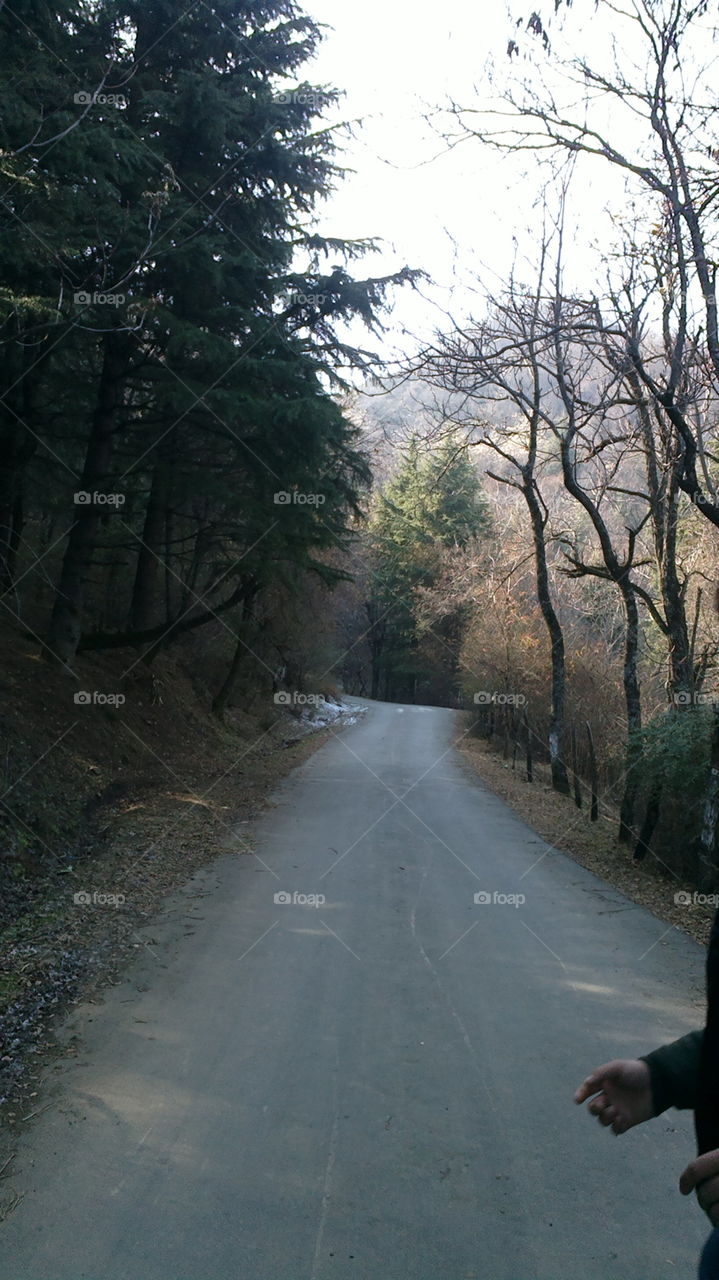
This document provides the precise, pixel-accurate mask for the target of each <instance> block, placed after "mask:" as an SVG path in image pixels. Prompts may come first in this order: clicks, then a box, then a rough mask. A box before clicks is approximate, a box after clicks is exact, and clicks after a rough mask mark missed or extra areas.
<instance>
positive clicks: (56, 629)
mask: <svg viewBox="0 0 719 1280" xmlns="http://www.w3.org/2000/svg"><path fill="white" fill-rule="evenodd" d="M128 366H129V344H128V342H127V338H126V336H124V335H123V336H121V335H119V334H115V333H110V334H106V336H105V338H104V342H103V362H102V372H101V374H100V385H99V389H98V399H97V406H96V409H95V413H94V415H93V419H92V423H91V427H90V439H89V441H88V446H87V454H86V457H85V465H84V467H83V472H82V477H81V480H80V489H81V490H83V491H84V492H85V493H87V494H89V495H90V498H92V495H93V494H94V493H95V492H96V491H98V490H100V491H102V486H103V483H104V481H105V480H106V478H107V473H108V470H109V466H110V459H111V457H112V437H113V433H114V431H115V430H116V427H117V418H118V410H119V408H120V405H121V403H122V394H123V390H124V386H125V381H126V378H127V372H128ZM106 509H107V508H105V507H98V506H95V505H94V503H93V502H92V500H90V501H89V502H86V503H84V504H83V505H79V506H76V507H75V513H76V518H75V523H74V524H73V526H72V529H71V530H70V536H69V538H68V542H67V547H66V549H65V557H64V560H63V565H62V573H61V575H60V584H59V586H58V590H57V595H56V597H55V605H54V608H53V611H52V617H51V619H50V627H49V631H48V635H47V640H46V647H45V651H44V656H45V657H46V658H48V659H49V660H51V661H55V662H59V663H61V664H62V665H63V666H67V665H68V664H69V663H71V662H72V660H73V658H74V657H75V654H76V652H77V646H78V643H79V641H80V635H81V633H82V609H83V603H84V596H85V587H86V584H87V579H88V575H89V572H90V565H91V561H92V556H93V552H94V550H95V543H96V541H97V530H98V525H99V522H100V516H101V513H102V512H103V511H104V510H106Z"/></svg>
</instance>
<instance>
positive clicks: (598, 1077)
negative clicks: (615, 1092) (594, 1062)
mask: <svg viewBox="0 0 719 1280" xmlns="http://www.w3.org/2000/svg"><path fill="white" fill-rule="evenodd" d="M613 1066H614V1063H612V1062H607V1063H605V1064H604V1066H603V1067H597V1069H596V1071H593V1072H592V1074H591V1075H590V1076H587V1078H586V1080H583V1081H582V1083H581V1084H580V1086H579V1088H578V1089H577V1091H576V1093H575V1094H574V1101H575V1102H577V1103H582V1102H586V1100H587V1098H591V1096H592V1094H593V1093H598V1092H599V1090H600V1089H601V1088H602V1086H603V1084H604V1081H605V1079H606V1077H607V1075H611V1072H612V1068H613Z"/></svg>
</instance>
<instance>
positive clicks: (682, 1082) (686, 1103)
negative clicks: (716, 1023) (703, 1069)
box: [642, 1031, 704, 1116]
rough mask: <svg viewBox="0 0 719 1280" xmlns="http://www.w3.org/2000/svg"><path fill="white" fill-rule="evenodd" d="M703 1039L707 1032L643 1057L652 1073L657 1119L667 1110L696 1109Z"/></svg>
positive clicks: (698, 1033)
mask: <svg viewBox="0 0 719 1280" xmlns="http://www.w3.org/2000/svg"><path fill="white" fill-rule="evenodd" d="M703 1035H704V1032H703V1031H690V1032H689V1034H688V1035H686V1036H682V1038H681V1040H674V1041H673V1042H672V1043H671V1044H664V1045H662V1047H661V1048H660V1049H654V1050H653V1051H652V1052H651V1053H645V1054H643V1056H642V1061H643V1062H646V1063H647V1065H648V1067H649V1071H650V1073H651V1079H652V1097H653V1099H654V1114H655V1116H658V1115H661V1113H662V1111H666V1109H667V1107H678V1108H679V1109H680V1110H693V1109H694V1106H695V1104H696V1098H697V1080H698V1076H699V1057H700V1054H701V1046H702V1037H703Z"/></svg>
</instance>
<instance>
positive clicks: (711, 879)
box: [697, 704, 719, 893]
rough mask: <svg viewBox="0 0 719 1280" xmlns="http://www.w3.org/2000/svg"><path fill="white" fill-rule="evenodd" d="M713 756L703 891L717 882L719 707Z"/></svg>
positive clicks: (702, 843) (702, 853)
mask: <svg viewBox="0 0 719 1280" xmlns="http://www.w3.org/2000/svg"><path fill="white" fill-rule="evenodd" d="M712 712H713V716H714V722H713V726H712V739H711V756H710V766H709V777H708V778H707V785H706V791H705V793H704V812H703V820H702V830H701V835H700V837H699V854H698V860H699V874H698V876H697V882H698V885H699V889H700V890H701V892H703V893H712V892H714V890H715V889H716V884H717V865H716V862H715V859H714V845H715V842H716V830H717V822H718V821H719V707H717V706H716V704H715V705H714V706H713V707H712Z"/></svg>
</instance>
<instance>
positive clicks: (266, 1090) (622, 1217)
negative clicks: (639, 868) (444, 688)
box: [0, 703, 708, 1280]
mask: <svg viewBox="0 0 719 1280" xmlns="http://www.w3.org/2000/svg"><path fill="white" fill-rule="evenodd" d="M365 705H366V707H367V713H366V715H365V716H364V717H363V718H362V719H361V720H360V722H359V723H357V724H356V725H354V726H353V727H351V728H347V729H344V730H343V731H342V732H340V733H338V734H337V735H336V736H335V737H333V739H332V740H331V741H329V742H328V743H327V744H326V745H325V746H323V747H322V748H321V749H320V750H319V751H318V752H316V753H315V754H314V755H313V756H312V757H311V759H310V760H309V761H307V763H306V764H304V765H303V766H302V767H300V768H299V769H297V770H296V771H295V772H294V773H293V774H292V775H291V776H290V777H289V778H288V779H287V780H286V781H285V782H284V783H283V784H282V785H281V787H280V788H279V789H278V791H277V792H276V793H275V797H274V804H273V805H272V806H271V807H270V808H269V809H268V810H267V812H266V813H265V814H264V815H263V817H262V818H261V819H260V820H259V822H258V823H257V825H256V827H255V828H254V835H255V839H256V843H255V853H254V855H248V854H246V853H245V854H239V853H238V852H232V851H230V852H228V853H227V855H226V856H223V857H221V858H220V859H219V860H217V861H216V862H214V863H212V865H211V866H210V867H209V868H208V869H207V870H206V871H204V872H203V873H202V874H200V875H198V876H195V877H194V878H193V880H192V881H191V882H190V883H189V884H188V885H187V886H186V888H185V889H184V890H183V891H182V892H181V893H179V894H177V895H175V896H174V897H173V898H172V899H171V900H170V901H169V902H168V905H167V909H166V911H165V912H164V913H163V914H162V916H161V917H160V918H159V920H158V921H157V922H156V924H154V925H153V926H152V928H149V929H145V930H144V931H143V935H142V936H143V941H144V942H145V943H147V945H146V946H143V947H142V948H141V951H140V953H139V954H138V958H137V960H136V961H134V962H133V963H132V965H131V967H130V968H129V969H128V970H127V972H126V977H125V980H124V981H123V982H122V983H121V984H120V985H119V986H117V987H113V988H111V989H110V990H109V991H108V993H107V996H106V998H105V1000H104V1001H103V1002H102V1003H99V1004H90V1005H86V1006H82V1007H78V1008H77V1009H76V1010H75V1011H74V1012H73V1014H72V1016H71V1017H70V1018H69V1019H68V1021H67V1023H66V1024H65V1026H64V1027H63V1029H62V1035H63V1036H64V1037H65V1038H66V1039H67V1040H68V1041H69V1040H71V1038H72V1037H73V1036H77V1037H79V1039H78V1040H77V1041H74V1042H73V1043H76V1044H77V1045H78V1046H79V1049H80V1052H79V1053H78V1055H77V1056H76V1057H75V1058H68V1059H67V1061H63V1063H62V1064H61V1065H60V1066H59V1067H56V1068H55V1069H54V1070H51V1071H49V1073H48V1080H47V1083H46V1085H45V1087H44V1093H43V1095H42V1097H41V1098H40V1100H39V1101H40V1103H42V1104H43V1105H45V1104H46V1103H47V1102H48V1101H49V1102H50V1103H51V1105H50V1106H49V1108H48V1110H47V1111H45V1112H44V1114H42V1115H41V1116H40V1117H39V1118H38V1119H37V1120H36V1121H32V1122H30V1124H29V1125H28V1126H27V1128H28V1132H26V1133H25V1134H24V1136H23V1138H22V1140H21V1144H20V1147H19V1152H18V1156H17V1158H16V1160H15V1164H14V1169H15V1172H14V1173H13V1176H12V1178H11V1179H10V1181H9V1182H8V1180H7V1179H6V1180H4V1182H3V1184H2V1185H3V1187H4V1189H5V1193H6V1194H7V1192H8V1190H11V1191H12V1192H13V1193H15V1192H16V1193H17V1194H18V1195H21V1196H23V1197H24V1198H23V1199H22V1201H21V1202H20V1203H19V1204H18V1207H17V1208H16V1209H15V1210H14V1212H12V1213H11V1214H10V1216H9V1218H8V1219H7V1221H6V1222H5V1224H4V1226H3V1227H2V1228H0V1276H1V1277H2V1280H440V1278H441V1277H447V1278H448V1280H471V1278H476V1280H665V1278H666V1280H668V1278H669V1277H672V1278H677V1277H692V1276H694V1275H695V1266H696V1262H695V1260H696V1255H697V1251H698V1249H699V1246H700V1243H701V1241H702V1239H703V1237H704V1236H705V1234H706V1232H707V1230H708V1226H707V1224H706V1221H705V1219H704V1218H703V1215H702V1214H701V1212H700V1210H699V1209H698V1207H697V1206H696V1204H695V1203H694V1201H693V1200H685V1199H684V1198H683V1197H681V1196H680V1195H679V1192H678V1190H677V1181H678V1177H679V1173H680V1172H681V1170H682V1169H683V1167H684V1165H685V1164H686V1163H687V1161H688V1159H690V1158H691V1156H692V1154H693V1139H692V1128H691V1117H690V1116H689V1115H688V1114H687V1113H680V1112H676V1111H671V1112H668V1113H667V1114H666V1115H665V1116H663V1117H661V1118H660V1119H658V1120H654V1121H652V1122H651V1123H650V1124H647V1125H644V1126H641V1127H639V1128H638V1129H635V1130H633V1131H632V1132H630V1133H628V1134H626V1135H624V1136H622V1137H620V1138H616V1137H614V1136H613V1135H612V1134H611V1133H609V1132H608V1131H606V1130H604V1129H602V1128H600V1126H599V1125H598V1123H597V1122H596V1121H595V1120H593V1119H592V1118H590V1117H589V1116H588V1115H587V1114H586V1112H585V1111H584V1109H583V1108H582V1109H580V1108H578V1107H576V1106H575V1105H574V1104H573V1102H572V1093H573V1091H574V1088H575V1087H576V1085H577V1084H578V1083H579V1081H580V1080H581V1079H582V1078H583V1077H584V1076H585V1075H586V1074H588V1072H589V1070H590V1069H591V1068H592V1067H594V1066H596V1065H598V1064H599V1063H600V1062H603V1061H606V1060H607V1059H609V1058H612V1057H615V1056H621V1057H632V1056H635V1055H637V1054H640V1053H642V1052H646V1051H647V1050H648V1049H650V1048H652V1047H654V1046H655V1045H657V1044H659V1043H663V1042H665V1041H667V1040H669V1039H674V1038H675V1037H676V1036H678V1035H681V1034H683V1033H684V1032H685V1031H687V1030H689V1029H691V1028H692V1027H693V1026H695V1025H698V1022H699V1021H700V1017H701V1014H700V1012H699V1009H698V1003H699V1001H700V998H701V984H702V965H703V950H702V948H700V947H699V946H697V945H696V944H694V943H693V942H692V941H691V940H690V939H688V938H687V937H686V936H685V935H683V934H682V933H680V932H679V931H677V930H674V929H667V926H666V925H665V924H663V923H662V922H661V921H659V920H658V919H657V918H656V917H654V916H652V915H651V914H650V913H649V912H647V911H645V910H642V909H641V908H639V907H637V906H635V905H634V904H632V903H631V902H629V901H628V900H627V899H626V898H624V897H623V896H622V895H621V894H620V893H618V892H616V891H615V890H613V889H612V888H610V887H609V886H607V885H606V884H605V883H604V882H603V881H601V880H599V879H597V878H596V877H595V876H593V875H592V874H590V873H589V872H587V871H585V870H584V869H583V868H581V867H579V866H578V865H577V864H576V863H574V862H572V861H571V859H569V858H567V857H566V856H564V855H562V854H559V853H557V852H556V851H554V850H548V848H547V846H546V845H545V844H544V843H543V842H542V841H541V840H540V839H539V838H538V837H537V835H536V834H535V833H534V832H532V831H531V830H530V829H529V828H528V827H527V826H525V825H524V824H523V823H522V822H521V821H520V820H519V819H518V818H516V817H515V816H514V815H513V814H512V812H511V811H510V810H509V809H508V808H507V807H506V806H505V805H504V804H503V803H502V802H501V801H500V800H498V799H497V798H496V797H494V796H493V795H491V794H490V793H489V792H488V791H486V789H484V788H483V787H482V785H481V784H479V783H478V782H477V780H476V779H475V778H474V777H473V776H472V775H471V774H470V771H469V770H468V768H467V767H466V765H465V764H464V763H463V762H462V760H461V759H460V757H459V756H458V755H457V754H456V753H455V751H454V750H453V749H452V746H451V743H452V739H453V738H454V737H456V736H458V734H459V733H460V732H461V731H462V726H461V721H460V719H459V717H458V715H457V714H456V713H453V712H451V711H444V710H438V709H428V708H422V707H409V706H406V707H398V706H394V705H388V704H382V703H367V704H365ZM243 830H244V831H246V830H247V828H243ZM567 841H568V844H571V836H570V835H568V837H567ZM93 887H96V888H97V889H98V890H100V891H102V890H104V889H107V890H110V891H111V890H113V889H115V890H116V889H117V886H101V885H98V886H93ZM276 894H285V895H287V894H289V895H293V894H299V895H305V897H306V900H305V901H302V900H301V899H298V900H296V901H292V902H290V903H286V902H282V901H277V902H276V901H275V895H276ZM475 894H481V895H484V897H485V898H486V896H487V895H489V896H490V899H491V900H490V901H489V902H487V901H479V902H475V900H474V895H475ZM310 895H321V896H323V897H324V901H323V902H319V904H317V902H316V900H315V902H313V900H312V898H311V896H310ZM495 895H500V896H499V897H497V898H495ZM501 895H505V898H502V897H501ZM512 895H515V898H514V901H513V900H512ZM516 895H524V898H525V901H524V902H520V901H518V899H517V897H516ZM87 909H91V908H87ZM94 909H96V910H112V909H113V908H112V907H108V906H96V907H95V908H94Z"/></svg>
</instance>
